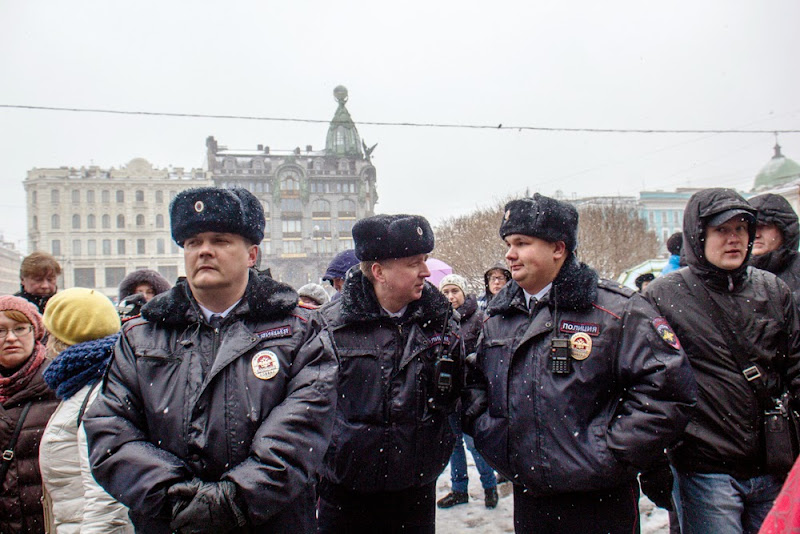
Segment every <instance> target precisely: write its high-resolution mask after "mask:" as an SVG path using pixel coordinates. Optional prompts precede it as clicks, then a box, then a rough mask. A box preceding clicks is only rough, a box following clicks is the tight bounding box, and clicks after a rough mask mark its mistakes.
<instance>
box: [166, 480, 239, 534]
mask: <svg viewBox="0 0 800 534" xmlns="http://www.w3.org/2000/svg"><path fill="white" fill-rule="evenodd" d="M167 495H168V496H169V497H170V499H172V502H173V506H172V512H173V515H172V521H171V522H170V524H169V527H170V529H171V530H173V531H176V532H180V533H181V534H199V533H201V532H214V533H217V532H219V533H224V532H229V531H231V530H233V529H235V528H236V527H241V526H244V524H245V523H246V521H247V520H246V518H245V515H244V512H242V509H241V508H239V506H238V505H237V504H236V502H235V498H236V484H234V483H233V482H231V481H229V480H222V481H220V482H203V481H202V480H200V479H197V478H195V479H193V480H190V481H188V482H179V483H177V484H175V485H173V486H172V487H170V488H169V489H168V490H167Z"/></svg>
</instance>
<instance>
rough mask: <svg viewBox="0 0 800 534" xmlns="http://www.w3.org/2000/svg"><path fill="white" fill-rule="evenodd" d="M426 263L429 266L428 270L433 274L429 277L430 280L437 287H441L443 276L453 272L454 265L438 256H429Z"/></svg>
mask: <svg viewBox="0 0 800 534" xmlns="http://www.w3.org/2000/svg"><path fill="white" fill-rule="evenodd" d="M425 265H427V266H428V270H429V271H430V272H431V275H430V276H429V277H428V282H430V283H431V284H433V285H435V286H436V287H439V282H441V281H442V278H444V277H445V276H447V275H448V274H452V273H453V268H452V267H450V266H449V265H447V264H446V263H445V262H443V261H442V260H437V259H436V258H428V259H427V260H426V261H425Z"/></svg>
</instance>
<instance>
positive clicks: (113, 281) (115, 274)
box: [106, 267, 125, 287]
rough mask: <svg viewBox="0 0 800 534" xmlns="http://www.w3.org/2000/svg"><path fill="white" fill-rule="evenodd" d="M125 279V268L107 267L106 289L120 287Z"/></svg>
mask: <svg viewBox="0 0 800 534" xmlns="http://www.w3.org/2000/svg"><path fill="white" fill-rule="evenodd" d="M123 278H125V267H106V287H118V286H119V283H120V282H122V279H123Z"/></svg>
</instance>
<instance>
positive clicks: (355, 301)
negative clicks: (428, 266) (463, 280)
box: [340, 269, 450, 323]
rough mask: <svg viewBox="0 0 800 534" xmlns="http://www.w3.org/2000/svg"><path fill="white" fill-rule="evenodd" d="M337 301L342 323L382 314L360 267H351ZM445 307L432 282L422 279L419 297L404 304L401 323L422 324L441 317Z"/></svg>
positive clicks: (444, 301) (370, 284)
mask: <svg viewBox="0 0 800 534" xmlns="http://www.w3.org/2000/svg"><path fill="white" fill-rule="evenodd" d="M340 300H341V306H342V320H343V321H344V322H345V323H354V322H364V321H375V320H377V319H379V318H380V317H382V316H385V315H384V313H383V309H382V308H381V305H380V304H378V297H376V296H375V289H374V288H373V287H372V283H370V281H369V280H367V279H366V277H365V276H364V273H362V272H361V271H360V270H356V269H353V270H352V271H350V272H349V273H348V276H347V279H346V280H345V282H344V288H343V289H342V298H341V299H340ZM449 307H450V301H448V300H447V298H446V297H445V296H444V295H442V294H441V293H440V292H439V290H438V289H436V288H435V287H434V286H433V285H431V284H430V283H429V282H425V286H424V287H423V288H422V297H420V298H419V299H418V300H415V301H413V302H411V303H410V304H409V305H408V308H406V312H405V314H404V315H403V317H402V322H403V323H409V322H416V323H425V322H427V321H430V320H432V319H436V318H438V317H441V316H442V315H443V314H444V313H445V312H446V311H447V308H449Z"/></svg>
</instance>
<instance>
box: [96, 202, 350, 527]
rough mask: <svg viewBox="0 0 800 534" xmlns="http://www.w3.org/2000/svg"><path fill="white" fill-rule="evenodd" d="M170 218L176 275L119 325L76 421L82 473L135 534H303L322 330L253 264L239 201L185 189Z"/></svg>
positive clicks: (324, 375)
mask: <svg viewBox="0 0 800 534" xmlns="http://www.w3.org/2000/svg"><path fill="white" fill-rule="evenodd" d="M170 216H171V225H172V236H173V239H174V240H175V242H176V243H178V245H179V246H181V247H183V249H184V260H185V263H186V278H185V279H180V280H179V281H178V283H177V284H176V286H175V287H173V288H172V289H170V290H169V291H167V292H165V293H162V294H161V295H158V296H156V297H155V298H153V299H152V300H151V301H150V302H148V303H147V304H146V305H145V306H144V307H143V308H142V316H141V317H140V318H134V319H131V320H130V321H128V322H126V323H125V326H124V327H123V329H122V334H121V337H120V340H119V342H118V344H117V346H116V348H115V352H114V356H113V359H112V361H111V364H110V366H109V368H108V371H107V373H106V377H105V380H104V382H103V385H102V391H101V393H100V395H99V396H98V398H97V400H96V401H95V402H94V404H92V406H91V407H90V408H89V410H88V411H87V414H86V416H85V419H84V423H85V426H86V434H87V437H88V442H89V449H90V455H89V460H90V465H91V469H92V474H93V475H94V477H95V479H96V480H97V482H98V483H99V484H100V485H101V486H103V488H105V490H106V491H108V493H109V494H111V495H112V496H113V497H115V498H116V499H117V500H119V501H120V502H122V503H123V504H125V505H126V506H128V507H129V508H130V517H131V520H132V521H133V524H134V526H135V528H136V530H137V532H147V533H154V534H161V533H163V534H167V533H172V532H175V531H177V532H181V533H188V532H191V533H195V532H214V533H226V532H237V533H248V534H254V533H264V534H267V533H269V534H273V533H292V534H297V533H305V534H311V533H313V532H315V531H316V517H315V504H316V503H315V500H316V494H315V490H314V484H315V481H316V473H317V469H318V467H319V465H320V463H321V461H322V458H323V455H324V453H325V449H326V448H327V446H328V442H329V439H330V435H331V430H332V428H333V419H334V417H333V416H334V408H335V405H336V373H337V368H338V367H337V363H336V359H335V355H334V353H333V351H332V348H331V345H330V341H329V338H328V335H327V333H326V332H324V331H322V328H321V324H320V322H319V321H318V320H317V318H316V316H315V315H314V314H312V313H311V312H309V310H307V309H304V308H302V307H299V306H298V305H297V302H298V295H297V293H296V292H295V291H294V290H293V289H292V288H290V287H289V286H287V285H285V284H281V283H279V282H276V281H275V280H272V279H271V278H270V277H269V276H267V275H266V274H264V273H259V272H258V271H256V270H255V269H254V268H253V267H254V265H255V263H256V256H257V251H258V245H257V243H260V242H261V240H262V238H263V232H264V213H263V210H262V208H261V204H260V203H259V201H258V200H257V199H256V198H255V197H254V196H253V195H252V194H251V193H249V192H248V191H246V190H244V189H218V188H213V187H209V188H199V189H189V190H186V191H183V192H181V193H179V194H178V195H177V196H176V197H175V199H174V200H173V201H172V203H171V204H170Z"/></svg>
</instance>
